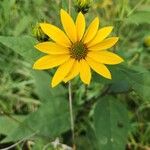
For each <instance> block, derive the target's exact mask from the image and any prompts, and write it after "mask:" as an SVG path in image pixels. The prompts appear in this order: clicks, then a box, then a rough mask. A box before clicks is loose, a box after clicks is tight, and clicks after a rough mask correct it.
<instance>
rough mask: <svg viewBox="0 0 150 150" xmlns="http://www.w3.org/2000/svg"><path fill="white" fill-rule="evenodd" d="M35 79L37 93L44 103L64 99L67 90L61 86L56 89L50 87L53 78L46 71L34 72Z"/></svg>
mask: <svg viewBox="0 0 150 150" xmlns="http://www.w3.org/2000/svg"><path fill="white" fill-rule="evenodd" d="M32 75H33V77H34V79H35V93H36V94H37V95H38V96H39V98H40V99H41V100H42V101H49V100H50V99H53V98H56V97H64V95H66V93H67V90H66V88H64V87H63V86H62V85H61V84H60V85H58V86H57V87H55V88H52V87H51V85H50V82H51V79H52V77H51V76H50V75H49V74H48V72H46V71H32Z"/></svg>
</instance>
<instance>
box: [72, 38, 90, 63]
mask: <svg viewBox="0 0 150 150" xmlns="http://www.w3.org/2000/svg"><path fill="white" fill-rule="evenodd" d="M87 51H88V50H87V47H86V45H85V44H84V43H83V42H82V41H80V42H76V43H74V44H73V45H72V46H71V48H70V55H71V57H72V58H74V59H76V60H78V61H79V60H81V59H85V57H86V55H87Z"/></svg>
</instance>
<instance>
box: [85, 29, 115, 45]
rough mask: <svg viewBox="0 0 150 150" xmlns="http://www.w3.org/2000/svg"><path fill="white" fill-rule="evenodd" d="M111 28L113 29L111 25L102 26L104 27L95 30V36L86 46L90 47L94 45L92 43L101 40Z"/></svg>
mask: <svg viewBox="0 0 150 150" xmlns="http://www.w3.org/2000/svg"><path fill="white" fill-rule="evenodd" d="M112 29H113V27H112V26H110V27H104V28H102V29H100V30H99V31H98V32H97V34H96V36H95V38H94V39H93V40H92V41H91V42H89V43H88V44H87V47H91V46H94V45H96V44H98V43H100V42H102V41H103V40H104V39H105V38H106V37H107V36H108V35H109V34H110V33H111V31H112Z"/></svg>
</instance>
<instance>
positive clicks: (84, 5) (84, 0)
mask: <svg viewBox="0 0 150 150" xmlns="http://www.w3.org/2000/svg"><path fill="white" fill-rule="evenodd" d="M92 1H93V0H76V2H75V8H76V10H77V12H82V13H83V14H86V13H87V12H88V10H89V8H90V6H91V3H92Z"/></svg>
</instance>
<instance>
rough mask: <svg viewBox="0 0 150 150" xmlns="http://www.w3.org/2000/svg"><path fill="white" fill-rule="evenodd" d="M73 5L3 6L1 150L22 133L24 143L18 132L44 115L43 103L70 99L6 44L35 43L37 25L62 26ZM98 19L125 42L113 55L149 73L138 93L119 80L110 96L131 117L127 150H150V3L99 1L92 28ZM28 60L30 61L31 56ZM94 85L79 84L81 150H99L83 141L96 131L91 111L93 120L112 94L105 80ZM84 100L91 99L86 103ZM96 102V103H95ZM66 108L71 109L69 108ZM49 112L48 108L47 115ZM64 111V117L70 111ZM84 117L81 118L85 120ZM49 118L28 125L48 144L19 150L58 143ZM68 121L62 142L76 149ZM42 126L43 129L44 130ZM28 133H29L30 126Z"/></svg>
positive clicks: (3, 2)
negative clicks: (104, 98) (63, 15)
mask: <svg viewBox="0 0 150 150" xmlns="http://www.w3.org/2000/svg"><path fill="white" fill-rule="evenodd" d="M67 3H68V2H67V1H65V0H64V1H61V0H0V148H3V147H5V146H9V145H11V144H12V143H13V140H8V141H6V142H4V143H1V141H2V140H3V139H4V138H5V137H6V136H11V137H15V136H14V135H13V134H14V133H15V134H16V133H18V138H20V137H21V134H22V133H21V132H22V130H24V128H23V127H22V128H21V129H20V130H18V131H17V132H14V131H12V130H13V129H14V128H16V127H17V126H18V124H20V122H21V121H23V120H24V119H25V118H26V116H28V115H30V114H31V115H32V112H35V111H36V110H38V108H39V107H40V106H41V105H42V104H43V103H46V102H47V101H51V99H52V98H53V97H54V96H58V95H60V93H61V94H63V95H64V96H63V97H64V99H65V98H66V99H67V86H66V85H62V86H59V87H58V88H56V89H54V90H52V89H50V88H49V82H50V76H49V75H48V74H46V73H45V72H40V73H37V72H33V71H32V68H31V67H32V63H31V62H30V61H29V62H28V60H27V59H24V57H22V56H21V55H19V54H18V53H16V52H15V51H13V50H12V49H11V46H9V43H11V41H12V40H11V39H9V40H10V41H9V40H8V41H7V42H6V43H5V42H4V40H3V37H4V36H13V37H20V36H24V35H28V36H31V37H35V34H34V30H35V27H36V25H37V23H39V22H43V21H45V22H50V23H53V24H55V25H58V26H60V19H59V17H58V16H59V10H60V8H62V7H63V8H64V9H67ZM73 6H74V5H73ZM72 12H73V13H72V14H73V16H74V17H75V16H76V13H75V9H74V8H72ZM96 15H98V16H99V18H100V20H101V21H100V22H101V27H103V26H105V25H113V26H114V31H113V33H112V35H117V36H119V37H120V41H119V43H118V44H117V46H116V47H115V48H114V49H113V50H114V51H116V52H117V53H119V54H120V55H121V56H123V57H124V59H125V60H126V64H127V65H128V68H129V69H130V68H132V67H134V68H135V69H136V70H138V71H141V72H146V73H145V74H144V78H142V79H139V78H137V83H135V84H134V85H135V89H134V88H133V89H132V87H130V85H129V84H126V82H124V81H126V80H124V79H123V80H121V81H120V80H119V83H118V82H117V83H116V82H115V84H111V86H109V87H110V88H109V92H108V93H109V94H112V95H115V97H116V98H117V99H119V101H121V102H123V103H124V105H125V106H126V107H127V109H128V111H129V118H130V123H131V125H130V130H129V133H128V144H126V149H127V150H149V149H150V117H149V116H150V97H149V96H148V94H149V92H150V88H149V87H150V84H149V83H150V79H149V78H150V76H149V73H147V71H150V55H149V54H150V1H149V0H131V1H130V0H104V1H103V0H95V1H94V2H93V4H92V5H91V8H90V10H89V13H88V14H86V19H87V22H90V21H91V20H92V19H93V18H94V16H96ZM35 38H36V37H35ZM19 39H20V41H21V42H22V45H24V44H25V45H26V48H27V47H28V41H24V40H25V38H19ZM13 46H14V47H15V46H16V47H17V42H16V45H13ZM20 48H22V47H20ZM33 51H34V50H33ZM30 53H32V52H30ZM28 57H29V58H30V55H29V56H28ZM52 73H53V71H52ZM52 73H51V74H52ZM120 76H121V74H118V76H116V77H114V78H120ZM134 78H136V77H134V76H132V77H131V78H130V80H133V79H134ZM121 79H122V78H121ZM93 80H94V81H93V84H91V85H90V86H89V87H86V86H84V85H82V84H81V83H80V82H78V79H75V80H74V81H73V92H74V99H75V102H74V103H75V104H74V105H75V108H76V115H77V119H76V125H77V126H76V136H77V145H78V147H79V148H78V149H81V150H84V149H85V150H95V148H94V146H91V143H90V142H89V140H90V139H88V138H87V136H85V137H84V136H83V135H84V134H85V133H86V132H87V131H88V130H89V129H88V128H90V127H87V126H86V127H85V124H86V125H87V124H88V121H87V120H89V118H90V114H89V108H90V113H91V114H92V111H93V105H94V102H95V101H96V98H97V97H99V96H100V95H101V94H102V93H103V90H104V89H105V88H106V86H105V87H104V85H103V83H105V84H107V82H103V80H102V82H98V83H97V80H98V77H97V76H96V75H95V76H94V79H93ZM141 80H142V82H141ZM129 82H130V81H129ZM108 85H109V83H108ZM42 86H44V87H48V88H49V89H47V90H44V89H42ZM78 87H81V88H78ZM49 93H50V94H49ZM83 96H84V97H83ZM43 99H44V100H43ZM84 99H86V101H85V100H84ZM93 99H94V102H93V101H92V100H93ZM61 101H63V100H61ZM58 102H59V98H58ZM58 102H57V103H58ZM51 103H52V102H51ZM63 105H66V106H64V107H63ZM67 105H68V103H67V101H66V100H64V103H62V102H61V103H59V104H56V106H61V107H63V109H64V110H66V109H67V108H66V107H67ZM45 108H46V107H44V108H43V109H45ZM58 108H59V107H57V109H58ZM49 109H50V108H48V107H47V108H46V110H47V111H48V110H49ZM63 109H62V112H63V111H64V110H63ZM57 113H58V114H57ZM57 113H56V114H55V115H52V116H51V117H52V118H57V115H59V113H61V110H60V112H59V110H58V112H57ZM45 114H48V113H47V112H44V113H40V112H38V115H39V116H40V115H41V117H43V118H44V117H45ZM79 114H81V116H80V115H79ZM87 114H88V115H87ZM67 116H68V115H67ZM67 116H66V118H67ZM31 118H32V119H31ZM48 118H49V117H48V116H47V117H45V120H44V119H43V120H39V122H37V121H36V117H32V116H30V118H29V119H28V120H29V121H27V122H30V119H31V120H32V121H33V120H34V121H35V122H34V121H33V122H32V121H31V122H32V123H31V124H30V123H29V124H30V125H31V126H32V128H33V129H34V126H36V125H37V124H38V125H37V128H36V130H41V129H42V128H43V129H42V130H43V131H42V132H43V135H41V137H42V136H43V138H42V140H41V139H39V138H37V139H34V142H33V141H32V140H31V141H32V142H33V143H32V142H31V141H26V142H23V143H21V144H20V145H18V146H17V147H16V148H14V149H25V150H26V149H35V150H36V149H37V150H38V149H39V150H40V149H42V148H43V147H44V146H45V145H47V143H49V142H50V141H54V140H55V138H52V139H51V138H49V137H50V135H51V133H49V132H48V131H49V128H46V127H43V126H42V123H45V122H46V121H47V119H48ZM68 119H69V118H68ZM59 121H61V120H59ZM62 121H63V122H62V123H63V124H64V125H63V126H62V127H61V129H62V131H63V132H65V133H64V134H61V139H60V141H61V142H63V143H65V144H67V145H70V143H71V141H70V137H71V136H70V132H69V131H67V130H68V129H69V127H68V126H69V124H67V123H68V122H69V121H66V120H64V119H62ZM65 121H66V122H65ZM36 123H37V124H36ZM40 123H41V125H39V124H40ZM46 125H47V126H48V125H49V124H48V123H47V124H46ZM25 126H27V125H25ZM44 126H45V124H44ZM58 126H59V124H57V125H56V126H55V122H54V126H53V127H51V128H59V127H58ZM26 128H29V127H28V126H27V127H26ZM44 128H45V129H44ZM31 130H32V129H31ZM66 131H67V133H66ZM12 132H13V134H12ZM56 133H57V134H59V135H60V133H59V131H58V132H57V131H56ZM52 134H53V133H52ZM12 135H13V136H12ZM22 135H28V134H22ZM16 136H17V135H16ZM54 137H55V133H54ZM86 138H87V139H86ZM16 139H17V138H16ZM43 139H44V140H43ZM14 140H15V139H14ZM10 141H11V142H10ZM29 142H30V143H29ZM31 145H32V146H31ZM118 150H119V149H118Z"/></svg>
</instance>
